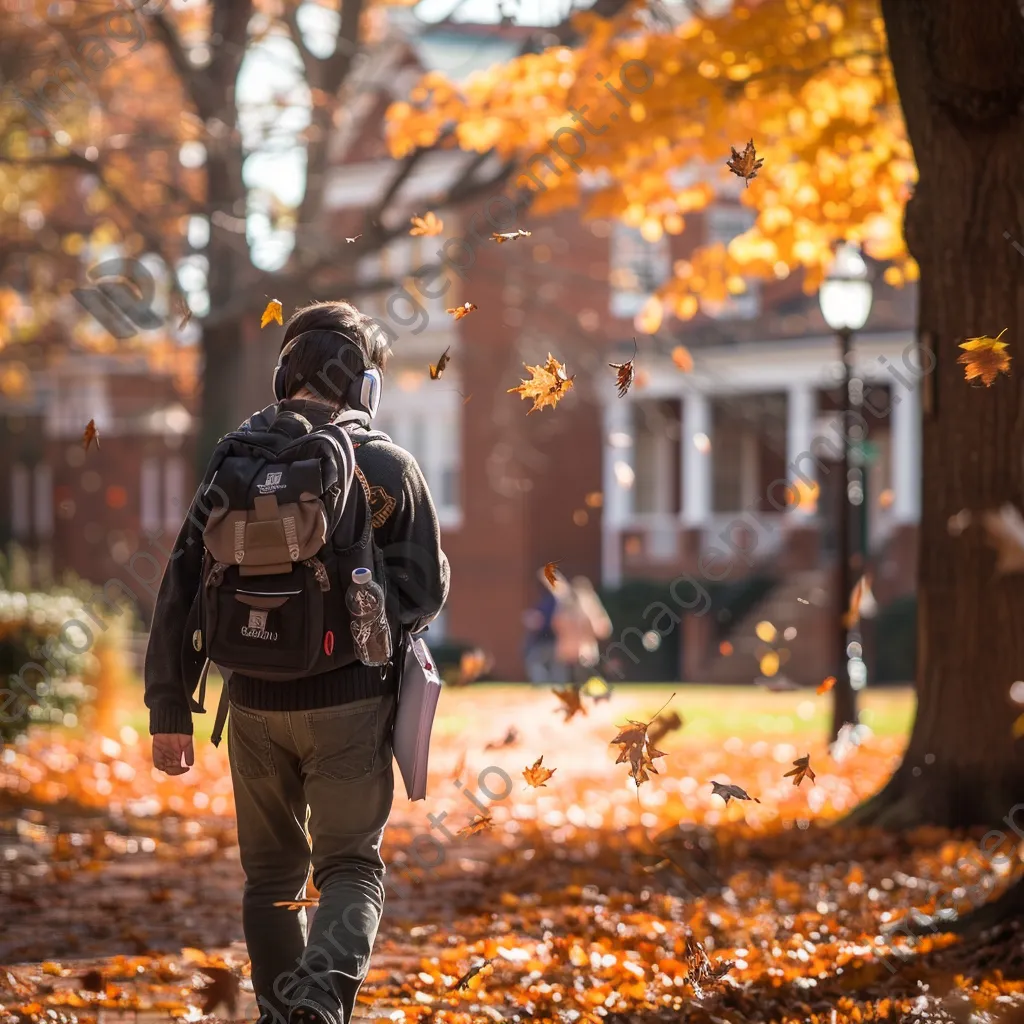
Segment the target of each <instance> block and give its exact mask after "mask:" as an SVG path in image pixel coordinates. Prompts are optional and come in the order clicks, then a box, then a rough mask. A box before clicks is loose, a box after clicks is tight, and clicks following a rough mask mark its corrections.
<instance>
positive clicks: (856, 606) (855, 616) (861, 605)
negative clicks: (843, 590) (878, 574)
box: [843, 572, 876, 629]
mask: <svg viewBox="0 0 1024 1024" xmlns="http://www.w3.org/2000/svg"><path fill="white" fill-rule="evenodd" d="M875 607H876V605H875V598H874V595H873V594H872V593H871V573H869V572H866V573H864V575H863V576H861V578H860V579H859V580H857V582H856V584H854V587H853V590H852V591H850V604H849V607H848V608H847V611H846V614H845V615H844V616H843V625H844V626H845V627H846V628H847V629H853V628H854V626H856V625H857V623H858V622H860V619H861V615H862V614H866V613H868V612H869V610H870V611H873V610H874V608H875Z"/></svg>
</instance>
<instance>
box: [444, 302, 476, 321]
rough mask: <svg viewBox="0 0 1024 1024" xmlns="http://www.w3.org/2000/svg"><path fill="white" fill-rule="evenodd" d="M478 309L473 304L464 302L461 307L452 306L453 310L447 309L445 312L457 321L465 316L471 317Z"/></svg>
mask: <svg viewBox="0 0 1024 1024" xmlns="http://www.w3.org/2000/svg"><path fill="white" fill-rule="evenodd" d="M477 308H478V307H477V306H474V305H473V303H472V302H464V303H463V304H462V305H461V306H452V308H451V309H446V310H445V312H446V313H447V314H448V315H449V316H453V317H455V319H456V320H461V319H462V318H463V317H464V316H469V314H470V313H472V312H473V311H474V310H475V309H477Z"/></svg>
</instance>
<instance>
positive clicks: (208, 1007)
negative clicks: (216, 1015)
mask: <svg viewBox="0 0 1024 1024" xmlns="http://www.w3.org/2000/svg"><path fill="white" fill-rule="evenodd" d="M199 970H200V971H201V972H202V973H203V974H206V975H209V977H210V983H209V984H208V985H205V986H204V987H203V988H198V989H196V995H200V996H202V997H203V1005H202V1006H201V1007H200V1010H201V1012H202V1013H203V1015H204V1016H205V1015H206V1014H208V1013H213V1011H214V1010H215V1009H216V1008H217V1007H218V1006H220V1004H221V1003H223V1004H224V1006H225V1007H226V1008H227V1011H228V1012H227V1014H226V1015H225V1016H226V1017H227V1018H228V1020H235V1019H237V1010H238V991H239V987H240V982H239V979H238V977H236V975H235V973H234V972H233V971H231V970H230V969H229V968H227V967H200V968H199Z"/></svg>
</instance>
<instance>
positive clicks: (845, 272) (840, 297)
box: [818, 243, 874, 331]
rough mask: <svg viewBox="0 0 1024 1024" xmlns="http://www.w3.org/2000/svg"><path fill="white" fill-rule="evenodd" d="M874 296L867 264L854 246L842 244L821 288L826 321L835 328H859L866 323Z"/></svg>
mask: <svg viewBox="0 0 1024 1024" xmlns="http://www.w3.org/2000/svg"><path fill="white" fill-rule="evenodd" d="M873 298H874V294H873V291H872V288H871V281H870V280H869V279H868V268H867V264H866V263H865V262H864V260H863V259H862V258H861V255H860V253H859V252H857V250H856V249H855V248H854V247H853V246H852V245H849V244H847V243H843V244H842V245H841V246H839V248H838V249H837V250H836V258H835V262H834V263H833V265H832V269H831V270H830V271H829V274H828V276H827V277H826V278H825V280H824V282H823V283H822V286H821V288H820V290H819V291H818V302H819V304H820V305H821V315H822V316H823V317H824V318H825V323H827V324H828V325H829V327H831V328H832V330H833V331H841V330H849V331H859V330H860V329H861V328H862V327H863V326H864V325H865V324H866V323H867V320H868V315H869V314H870V313H871V302H872V299H873Z"/></svg>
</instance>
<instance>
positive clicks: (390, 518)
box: [145, 399, 449, 734]
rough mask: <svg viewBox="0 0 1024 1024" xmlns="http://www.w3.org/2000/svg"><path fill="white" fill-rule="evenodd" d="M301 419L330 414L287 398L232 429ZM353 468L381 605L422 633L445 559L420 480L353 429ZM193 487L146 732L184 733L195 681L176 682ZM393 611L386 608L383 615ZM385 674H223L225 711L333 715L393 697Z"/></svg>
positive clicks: (395, 451) (153, 666)
mask: <svg viewBox="0 0 1024 1024" xmlns="http://www.w3.org/2000/svg"><path fill="white" fill-rule="evenodd" d="M280 408H285V409H290V410H293V411H295V412H298V413H300V414H301V415H303V416H305V417H306V418H307V419H308V420H309V421H310V422H311V423H312V424H313V425H314V426H320V425H321V424H324V423H326V422H328V421H329V420H330V418H331V416H332V410H331V409H330V408H329V407H328V406H325V405H323V404H321V403H319V402H312V401H304V400H300V399H290V400H288V401H285V402H281V403H280V404H279V405H278V406H271V407H268V408H267V409H264V410H263V411H262V412H260V413H256V414H254V415H253V416H252V417H250V419H248V420H246V422H245V423H244V424H243V425H242V427H241V428H240V429H242V430H247V429H252V428H255V427H261V428H262V427H263V426H264V425H266V424H268V423H269V422H271V421H272V420H273V416H274V414H275V411H276V409H280ZM352 441H353V444H354V445H356V463H357V465H358V466H359V468H360V469H361V470H362V472H363V475H364V476H365V477H366V480H367V482H368V483H369V485H370V494H371V499H372V511H373V525H374V537H375V540H376V542H377V545H378V547H379V548H380V549H381V553H382V554H383V557H384V564H385V572H386V575H387V582H388V591H389V604H390V602H391V601H392V600H394V599H395V598H397V618H398V620H399V621H400V622H401V625H402V626H403V627H404V628H405V629H407V630H408V631H409V632H417V631H419V630H420V629H423V628H424V627H425V626H426V625H427V624H428V623H429V622H430V621H431V620H432V619H433V618H434V617H435V616H436V615H437V614H438V612H440V610H441V609H442V607H444V603H445V601H446V600H447V598H448V584H449V573H448V559H447V558H446V557H445V555H444V552H443V551H442V550H441V540H440V529H439V527H438V523H437V513H436V512H435V511H434V503H433V501H432V500H431V498H430V492H429V490H428V489H427V483H426V480H424V478H423V473H422V472H421V470H420V468H419V466H418V465H417V464H416V460H415V459H414V458H413V457H412V456H411V455H410V454H409V453H408V452H407V451H406V450H405V449H404V448H399V447H398V445H395V444H392V443H391V442H390V440H388V439H386V435H384V434H380V433H376V434H374V433H372V432H369V431H368V430H367V429H366V427H365V420H363V421H362V425H360V426H357V427H356V428H355V429H353V431H352ZM208 483H209V481H208V480H205V479H204V481H203V483H202V484H201V485H200V487H199V490H198V491H197V492H196V497H195V498H194V499H193V501H192V506H191V508H190V510H189V514H188V516H187V517H186V519H185V523H184V525H183V526H182V528H181V532H180V533H179V534H178V538H177V540H176V541H175V544H174V550H173V551H172V552H171V556H170V560H169V561H168V563H167V568H166V569H165V571H164V576H163V580H162V581H161V583H160V592H159V594H158V595H157V601H156V609H155V611H154V613H153V627H152V630H151V632H150V637H149V647H148V648H147V650H146V669H145V677H146V706H147V707H148V708H149V731H150V732H151V733H154V734H155V733H168V732H174V733H191V732H192V712H191V710H190V707H189V694H190V693H191V692H192V690H193V688H194V687H195V684H196V680H195V679H186V678H184V670H183V667H182V650H183V646H184V645H185V644H186V643H189V645H190V646H191V641H190V637H186V635H185V634H186V632H187V625H186V622H187V619H188V615H189V612H190V610H191V608H192V603H193V600H194V598H195V595H196V594H197V592H198V590H199V585H200V582H201V580H200V576H201V572H202V562H203V537H202V534H203V527H204V526H205V523H206V514H207V513H208V510H206V511H204V506H203V504H202V502H201V500H200V496H201V495H202V493H203V491H204V489H205V487H206V486H207V484H208ZM392 607H393V606H392ZM395 684H396V677H395V673H394V672H393V671H392V672H390V673H386V674H383V675H382V673H381V670H380V669H379V668H369V667H367V666H364V665H358V664H357V665H347V666H345V667H344V668H339V669H334V670H332V671H330V672H325V673H322V674H321V675H316V676H309V677H307V678H305V679H298V680H295V681H294V682H291V683H281V682H272V681H268V680H263V679H253V678H250V677H245V676H241V675H237V674H235V675H232V676H231V680H230V683H229V695H230V698H231V702H232V703H233V704H237V705H240V706H241V707H249V708H254V709H256V710H260V711H304V710H312V709H313V708H323V707H333V706H334V705H336V704H344V703H347V702H348V701H353V700H361V699H363V698H366V697H375V696H378V695H380V694H383V693H388V692H391V691H393V690H394V687H395Z"/></svg>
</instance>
